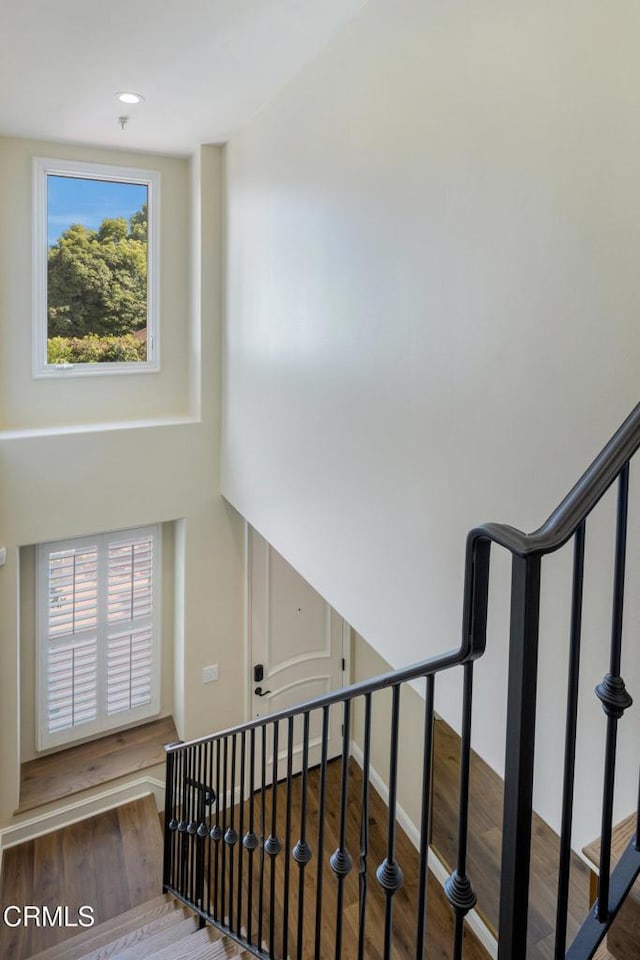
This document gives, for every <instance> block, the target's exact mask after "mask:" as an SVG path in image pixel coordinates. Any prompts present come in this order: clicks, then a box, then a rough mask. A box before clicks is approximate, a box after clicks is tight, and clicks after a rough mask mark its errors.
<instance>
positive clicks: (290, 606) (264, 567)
mask: <svg viewBox="0 0 640 960" xmlns="http://www.w3.org/2000/svg"><path fill="white" fill-rule="evenodd" d="M249 552H250V556H249V581H250V582H249V597H250V615H249V632H250V650H251V658H252V659H251V676H252V677H253V676H254V668H255V667H256V665H258V664H261V665H262V667H263V679H262V680H261V681H260V682H259V683H253V684H252V688H251V689H252V697H251V704H252V717H254V718H257V717H264V716H266V715H268V714H270V713H275V712H277V711H278V710H284V709H287V708H288V707H292V706H295V705H297V704H299V703H302V702H303V701H305V700H310V699H312V698H314V697H319V696H322V695H323V694H325V693H330V692H331V691H332V690H337V689H339V688H340V687H341V686H343V685H344V683H345V680H344V672H343V634H344V631H345V624H344V621H343V619H342V617H340V616H339V615H338V614H337V613H336V612H335V610H333V609H332V608H331V607H330V606H329V604H328V603H326V602H325V600H323V598H322V597H321V596H320V595H319V594H318V593H317V592H316V591H315V590H314V589H313V588H312V587H311V586H310V585H309V584H308V583H307V582H306V580H304V579H303V578H302V577H301V576H300V574H298V573H297V572H296V571H295V570H294V569H293V567H291V566H290V565H289V564H288V563H287V562H286V560H284V559H283V558H282V557H281V556H280V554H279V553H277V551H275V550H274V549H273V547H271V546H270V545H269V544H268V543H267V542H266V540H264V539H263V538H262V537H261V536H260V535H259V534H258V533H256V532H255V531H254V530H252V529H250V531H249ZM256 690H260V692H261V693H262V694H263V695H262V696H259V695H257V694H256V692H255V691H256ZM329 716H330V719H329V744H328V756H329V758H331V757H334V756H337V755H338V754H339V753H340V751H341V749H342V737H341V727H342V720H341V716H342V710H341V709H340V708H339V707H337V708H333V709H332V710H331V711H330V715H329ZM321 727H322V711H318V710H315V711H313V712H312V714H311V716H310V722H309V765H310V766H312V765H315V764H317V763H319V762H320V756H321V748H322V744H321ZM287 735H288V726H287V723H286V722H284V723H281V724H280V726H279V732H278V738H279V739H278V778H279V779H280V778H281V777H283V776H284V775H285V774H286V751H287ZM266 750H267V756H266V768H267V779H268V780H270V779H271V770H272V766H273V741H272V734H271V730H270V731H269V734H268V737H267V743H266ZM301 764H302V718H298V719H296V722H295V724H294V765H293V769H294V772H298V771H299V770H300V769H301Z"/></svg>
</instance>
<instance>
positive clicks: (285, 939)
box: [282, 717, 293, 957]
mask: <svg viewBox="0 0 640 960" xmlns="http://www.w3.org/2000/svg"><path fill="white" fill-rule="evenodd" d="M292 774H293V717H289V720H288V728H287V799H286V803H287V813H286V820H285V827H284V850H285V858H284V895H283V908H282V913H283V918H282V956H283V957H286V956H287V951H288V949H289V875H290V872H291V858H290V857H289V851H290V850H291V780H292Z"/></svg>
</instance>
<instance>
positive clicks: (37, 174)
mask: <svg viewBox="0 0 640 960" xmlns="http://www.w3.org/2000/svg"><path fill="white" fill-rule="evenodd" d="M48 176H62V177H76V178H79V179H85V180H111V181H114V180H115V181H118V182H123V183H138V184H144V185H145V186H146V187H147V204H148V246H147V257H148V262H147V359H146V360H140V361H134V360H131V361H123V362H113V363H47V333H48V324H47V252H48V242H47V177H48ZM32 329H33V333H32V337H33V350H32V354H33V377H34V378H35V379H40V378H44V377H46V378H59V377H62V378H64V379H66V378H67V377H72V378H75V377H87V376H89V377H96V376H109V375H113V374H122V373H156V372H157V371H158V370H159V369H160V172H159V171H158V170H142V169H140V168H139V167H120V166H111V164H104V163H86V162H82V161H78V160H55V159H51V158H48V157H34V158H33V324H32Z"/></svg>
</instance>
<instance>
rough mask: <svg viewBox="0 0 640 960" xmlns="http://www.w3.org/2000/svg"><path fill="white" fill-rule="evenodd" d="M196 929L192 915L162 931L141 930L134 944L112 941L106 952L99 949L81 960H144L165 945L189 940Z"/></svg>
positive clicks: (195, 922)
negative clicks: (109, 959)
mask: <svg viewBox="0 0 640 960" xmlns="http://www.w3.org/2000/svg"><path fill="white" fill-rule="evenodd" d="M197 929H198V921H197V920H196V918H195V917H194V916H193V915H192V916H188V917H183V918H182V919H181V920H180V921H179V922H178V923H172V924H169V925H168V926H166V927H165V928H164V929H162V930H149V931H144V928H142V929H141V930H140V931H139V934H140V935H139V936H138V937H136V939H135V942H133V943H126V944H123V943H122V939H119V940H116V941H113V943H112V944H110V948H109V949H108V951H107V950H106V949H105V948H100V949H99V950H96V951H94V952H92V953H88V954H87V955H86V957H84V958H83V960H103V958H104V960H107V958H109V957H113V958H116V957H117V960H145V958H147V957H151V956H153V954H154V953H156V952H158V951H159V950H162V949H164V948H165V947H166V946H167V945H171V944H175V943H178V942H179V941H181V940H184V939H185V938H189V939H191V935H193V934H194V933H195V932H196V930H197ZM130 939H131V934H129V940H130Z"/></svg>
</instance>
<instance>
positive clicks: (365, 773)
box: [358, 693, 371, 960]
mask: <svg viewBox="0 0 640 960" xmlns="http://www.w3.org/2000/svg"><path fill="white" fill-rule="evenodd" d="M370 766H371V694H370V693H366V694H365V697H364V740H363V755H362V813H361V820H360V860H359V862H358V917H359V922H358V960H364V947H365V941H366V920H367V857H368V855H369V768H370Z"/></svg>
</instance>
